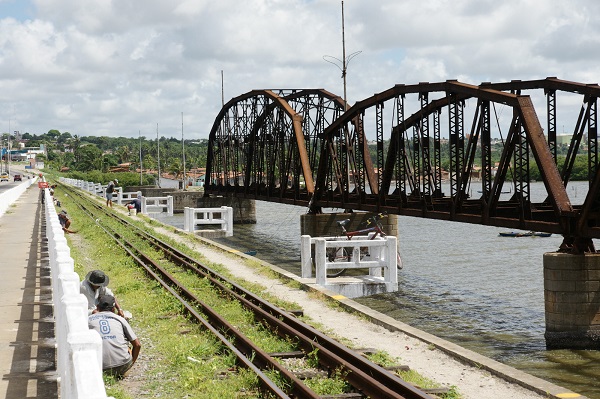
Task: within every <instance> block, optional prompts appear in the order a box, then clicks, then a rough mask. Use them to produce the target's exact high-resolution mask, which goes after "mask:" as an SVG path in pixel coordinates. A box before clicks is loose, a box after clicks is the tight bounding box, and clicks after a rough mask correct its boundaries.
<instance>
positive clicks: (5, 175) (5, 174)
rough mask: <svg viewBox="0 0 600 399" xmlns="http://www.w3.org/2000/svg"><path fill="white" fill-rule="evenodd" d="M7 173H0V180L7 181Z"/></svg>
mask: <svg viewBox="0 0 600 399" xmlns="http://www.w3.org/2000/svg"><path fill="white" fill-rule="evenodd" d="M8 178H9V176H8V173H2V174H0V181H8Z"/></svg>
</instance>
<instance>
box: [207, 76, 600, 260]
mask: <svg viewBox="0 0 600 399" xmlns="http://www.w3.org/2000/svg"><path fill="white" fill-rule="evenodd" d="M561 95H568V96H570V97H569V98H570V99H571V102H572V99H573V98H575V99H578V101H580V102H581V109H580V112H579V114H578V115H566V117H567V118H571V119H572V120H573V121H576V123H575V126H574V129H573V131H572V132H571V133H572V139H571V141H570V143H569V145H568V151H567V154H566V156H564V157H558V156H557V148H558V147H559V143H558V141H557V137H558V134H557V128H556V127H557V120H558V117H557V114H558V113H559V109H558V108H559V107H558V105H557V97H558V96H561ZM598 96H600V87H599V86H598V85H595V84H593V85H590V84H582V83H576V82H568V81H563V80H559V79H556V78H546V79H542V80H535V81H511V82H505V83H483V84H481V85H479V86H474V85H469V84H465V83H461V82H458V81H446V82H439V83H419V84H414V85H396V86H394V87H392V88H390V89H388V90H386V91H384V92H381V93H378V94H375V95H373V96H372V97H369V98H367V99H365V100H363V101H360V102H358V103H356V104H355V105H354V106H353V107H351V108H349V109H348V110H347V111H346V112H343V109H344V104H343V100H341V99H340V97H338V96H335V95H333V94H331V93H328V92H326V91H324V90H255V91H252V92H249V93H247V94H244V95H242V96H239V97H237V98H234V99H232V100H231V101H229V102H228V103H227V104H226V105H225V106H224V107H223V109H222V110H221V112H220V113H219V115H218V116H217V118H216V120H215V123H214V125H213V128H212V130H211V132H210V137H209V142H210V144H209V153H208V162H207V181H206V186H205V193H206V195H212V194H218V195H235V196H243V197H246V198H254V199H260V200H266V201H277V202H284V203H289V204H295V205H301V206H306V207H308V209H309V211H310V212H315V213H318V212H320V211H321V210H322V208H340V209H354V210H366V211H377V212H379V211H387V212H389V213H394V214H399V215H409V216H418V217H426V218H434V219H441V220H452V221H458V222H466V223H475V224H485V225H492V226H499V227H506V228H519V229H526V230H536V231H544V232H550V233H556V234H562V235H563V236H564V238H565V239H564V242H563V245H562V249H563V250H565V251H573V252H586V251H587V252H589V251H594V247H593V243H592V239H593V238H600V171H599V170H598V143H597V133H598V132H597V99H598ZM544 97H545V100H546V101H543V102H542V104H541V105H538V109H541V110H542V111H543V112H542V113H541V114H540V115H543V116H544V117H545V125H546V128H544V127H542V125H541V123H540V120H539V119H538V112H536V108H535V107H534V101H533V99H534V98H536V99H537V98H544ZM385 111H388V112H387V113H386V112H385ZM560 116H561V118H564V117H565V115H563V113H560ZM544 130H546V132H544ZM544 133H546V134H544ZM370 144H371V145H370ZM583 154H585V155H587V166H588V181H589V191H588V194H587V197H586V199H585V201H584V202H583V203H582V204H577V205H573V204H572V203H571V200H570V198H569V195H568V192H567V189H566V188H567V185H568V183H569V181H570V179H571V175H572V171H573V166H574V164H575V159H576V156H577V155H583ZM442 155H444V156H442ZM493 155H494V157H493ZM442 160H445V162H446V163H445V164H444V165H442ZM530 168H537V169H538V170H539V172H540V175H541V180H542V181H543V183H544V188H545V193H543V196H542V197H541V198H536V197H535V196H533V195H532V192H531V185H530V180H531V178H530V176H531V173H530V170H531V169H530ZM507 191H508V192H509V193H510V194H509V195H507V194H506V192H507Z"/></svg>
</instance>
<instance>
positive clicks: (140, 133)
mask: <svg viewBox="0 0 600 399" xmlns="http://www.w3.org/2000/svg"><path fill="white" fill-rule="evenodd" d="M138 135H139V136H140V186H141V185H142V184H143V179H142V172H143V170H144V167H143V165H142V131H141V130H138Z"/></svg>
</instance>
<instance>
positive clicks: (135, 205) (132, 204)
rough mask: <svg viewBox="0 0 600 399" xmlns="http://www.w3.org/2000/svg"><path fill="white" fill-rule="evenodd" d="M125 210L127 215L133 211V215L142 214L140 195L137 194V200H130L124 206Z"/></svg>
mask: <svg viewBox="0 0 600 399" xmlns="http://www.w3.org/2000/svg"><path fill="white" fill-rule="evenodd" d="M125 206H126V207H127V209H128V210H129V214H131V210H132V209H135V213H141V212H142V194H138V195H137V198H134V199H132V200H131V201H129V202H128V203H126V204H125Z"/></svg>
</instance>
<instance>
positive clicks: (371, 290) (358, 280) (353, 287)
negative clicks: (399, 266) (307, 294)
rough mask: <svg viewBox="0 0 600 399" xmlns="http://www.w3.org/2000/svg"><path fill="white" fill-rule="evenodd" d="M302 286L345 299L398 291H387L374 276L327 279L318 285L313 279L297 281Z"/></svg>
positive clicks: (384, 284)
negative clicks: (324, 290) (325, 290)
mask: <svg viewBox="0 0 600 399" xmlns="http://www.w3.org/2000/svg"><path fill="white" fill-rule="evenodd" d="M299 280H300V281H301V282H302V283H303V284H306V285H308V286H312V287H317V286H318V287H321V289H322V288H324V289H327V290H329V291H332V292H335V293H338V294H340V295H343V296H345V297H347V298H359V297H362V296H367V295H375V294H383V293H387V292H394V291H398V287H397V286H396V287H395V289H392V290H390V289H388V287H389V285H388V284H386V282H385V281H384V279H383V277H374V276H366V275H365V276H352V277H350V276H346V277H344V276H340V277H333V278H328V279H327V284H325V285H319V284H317V282H316V279H315V278H301V279H299Z"/></svg>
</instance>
